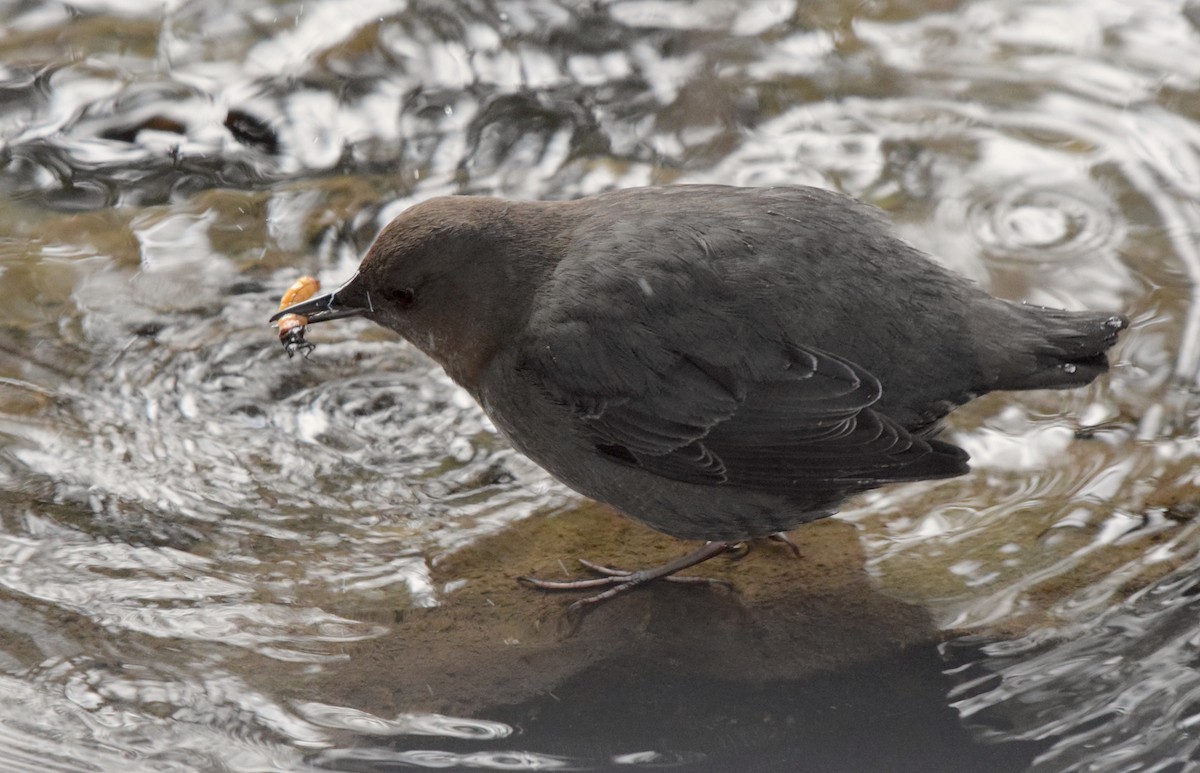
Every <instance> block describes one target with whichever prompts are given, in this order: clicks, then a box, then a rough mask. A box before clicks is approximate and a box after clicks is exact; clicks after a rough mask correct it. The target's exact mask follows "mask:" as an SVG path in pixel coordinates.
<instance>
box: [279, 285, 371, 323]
mask: <svg viewBox="0 0 1200 773" xmlns="http://www.w3.org/2000/svg"><path fill="white" fill-rule="evenodd" d="M345 290H346V287H345V286H342V287H341V288H339V289H337V290H334V291H333V292H331V293H325V294H324V295H318V296H317V297H316V298H310V299H309V300H307V301H301V302H300V303H294V304H292V305H291V306H288V307H287V308H286V309H280V310H279V311H277V312H275V314H274V315H273V316H272V317H271V319H269V320H267V321H268V322H275V321H276V320H278V319H279V318H280V317H282V316H284V315H287V314H299V315H301V316H303V317H308V324H310V325H311V324H312V323H314V322H327V321H329V320H331V319H341V318H342V317H357V316H359V315H362V314H369V313H370V312H372V311H374V309H372V308H371V298H370V296H368V297H367V302H366V304H365V305H364V304H360V303H351V302H349V301H348V299H347V298H346V297H345V296H346V295H347V293H346V292H345Z"/></svg>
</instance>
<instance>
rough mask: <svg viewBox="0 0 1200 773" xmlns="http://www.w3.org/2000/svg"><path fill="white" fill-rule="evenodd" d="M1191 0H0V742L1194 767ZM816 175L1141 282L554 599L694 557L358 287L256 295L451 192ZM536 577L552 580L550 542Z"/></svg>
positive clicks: (673, 762) (931, 229)
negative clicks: (888, 429) (885, 459)
mask: <svg viewBox="0 0 1200 773" xmlns="http://www.w3.org/2000/svg"><path fill="white" fill-rule="evenodd" d="M1198 25H1200V14H1198V13H1197V10H1196V8H1195V7H1194V5H1193V4H1190V3H1182V4H1181V3H1170V2H1163V3H1154V4H1150V3H1137V2H1132V1H1131V0H1130V1H1125V2H1118V1H1117V0H1100V1H1099V2H1095V1H1089V2H1083V1H1082V0H1080V1H1078V2H1071V1H1070V0H1056V1H1054V2H1011V1H1010V0H992V1H990V2H989V1H988V0H977V1H974V2H962V3H952V2H942V1H940V0H939V1H933V0H931V1H930V2H926V3H913V2H902V1H900V0H897V1H896V2H876V3H868V4H861V3H840V2H830V3H822V4H816V5H807V4H801V3H796V2H794V0H760V1H759V2H750V3H745V2H734V1H733V0H705V1H704V2H699V3H685V2H674V1H672V0H622V1H619V2H571V0H559V1H558V2H552V1H551V0H527V1H526V2H515V1H514V2H500V1H499V0H491V1H485V0H475V1H473V2H462V3H453V4H451V3H440V2H379V1H375V0H372V1H369V2H364V1H363V0H355V1H354V2H349V1H344V2H343V1H339V0H321V1H320V2H311V0H310V2H278V3H271V4H267V3H260V4H256V5H246V4H243V3H232V2H211V3H177V2H171V3H163V4H159V3H145V2H137V1H136V0H111V1H110V2H105V1H104V0H97V1H95V2H92V1H91V0H89V1H88V2H77V3H73V4H71V5H70V6H67V5H61V4H57V3H26V2H8V3H0V295H2V297H3V298H4V299H5V303H4V310H5V311H4V315H3V320H2V321H0V698H2V699H0V769H3V770H14V771H15V770H28V771H35V770H36V771H43V770H63V771H68V770H70V771H75V770H104V771H106V770H114V771H115V770H122V771H124V770H147V771H172V770H179V771H191V770H231V771H267V770H281V771H291V770H304V769H316V770H346V771H375V770H395V769H401V768H406V767H418V768H419V767H441V768H453V767H458V768H498V769H513V768H516V769H526V768H544V769H572V770H598V769H610V768H618V769H627V768H635V769H636V768H644V767H655V768H657V767H669V768H676V769H683V770H730V769H754V770H796V769H810V770H864V769H885V768H886V769H891V770H966V769H970V770H997V771H1001V770H1003V771H1019V770H1036V771H1073V770H1079V771H1082V770H1088V771H1127V770H1147V771H1149V770H1156V771H1166V770H1172V771H1174V770H1187V769H1192V768H1193V767H1195V765H1196V762H1195V761H1194V760H1196V759H1200V748H1198V747H1200V734H1198V731H1197V727H1198V725H1200V722H1198V720H1197V716H1198V711H1200V708H1198V707H1200V677H1197V676H1196V671H1195V663H1196V659H1197V652H1198V649H1197V648H1198V647H1200V633H1198V629H1197V628H1196V625H1195V623H1194V621H1195V618H1196V615H1195V605H1196V601H1195V599H1196V585H1195V579H1194V578H1195V577H1196V574H1197V569H1198V565H1200V555H1198V553H1200V551H1197V549H1196V546H1197V545H1198V544H1200V535H1198V534H1197V528H1198V527H1197V523H1196V520H1195V518H1194V516H1195V514H1196V512H1197V501H1198V498H1197V494H1196V491H1197V488H1196V486H1197V479H1196V473H1195V471H1194V470H1195V468H1196V458H1197V456H1198V455H1200V444H1198V443H1197V441H1196V434H1197V433H1196V429H1197V417H1198V416H1200V401H1198V400H1197V397H1196V379H1197V375H1198V374H1200V304H1198V303H1196V302H1195V301H1196V300H1197V299H1196V297H1195V294H1196V289H1195V288H1197V287H1200V252H1197V248H1196V246H1195V245H1196V234H1197V233H1198V232H1200V208H1198V207H1197V205H1196V201H1197V197H1198V194H1200V153H1198V149H1200V123H1198V120H1200V116H1198V115H1197V113H1196V108H1195V106H1196V104H1198V102H1197V99H1196V97H1197V91H1198V85H1197V84H1200V32H1198ZM653 182H734V183H740V184H747V185H767V184H778V183H785V182H799V183H810V184H818V185H824V186H828V187H834V188H837V189H840V190H844V191H846V192H848V193H851V194H853V195H856V196H859V197H861V198H864V199H867V200H869V201H871V202H873V203H875V204H877V205H879V206H881V207H883V208H885V209H886V210H887V211H888V212H889V213H890V215H891V216H892V217H893V219H894V220H895V221H896V223H897V227H898V228H899V230H900V231H901V232H902V233H903V234H904V235H905V236H906V237H907V238H909V239H910V240H911V241H913V242H915V243H916V244H918V245H919V246H921V247H923V248H925V249H927V250H929V251H930V252H932V253H934V254H936V255H938V256H939V257H940V258H941V259H943V260H945V261H946V262H947V263H948V264H949V265H951V266H953V267H954V268H955V269H956V270H958V271H960V272H962V273H965V274H967V275H968V276H971V277H973V278H975V279H976V280H978V281H980V282H981V283H983V284H985V285H986V286H987V287H989V289H991V290H992V291H993V292H995V293H997V294H1001V295H1005V296H1007V297H1013V298H1022V299H1025V300H1028V301H1030V302H1036V303H1044V304H1051V305H1056V306H1062V307H1068V308H1096V309H1109V308H1114V309H1117V308H1119V309H1124V310H1126V311H1127V313H1128V314H1129V315H1130V317H1131V318H1132V319H1133V320H1134V326H1133V329H1131V330H1130V331H1128V332H1127V334H1126V335H1125V336H1124V337H1123V340H1122V342H1121V344H1119V346H1118V348H1117V349H1116V353H1115V361H1116V363H1117V364H1116V366H1115V367H1114V369H1113V371H1112V373H1111V374H1110V375H1109V376H1108V377H1106V378H1104V379H1101V380H1100V381H1099V382H1098V383H1096V384H1094V385H1092V386H1090V387H1088V388H1086V389H1083V390H1077V391H1073V392H1070V393H1031V394H1023V395H1020V396H1013V395H998V396H991V397H988V398H986V399H984V400H981V401H979V402H978V403H976V404H973V405H971V406H969V407H967V408H965V409H963V410H961V411H959V412H957V413H956V414H955V416H954V418H953V421H952V422H951V427H950V429H949V430H948V431H949V434H950V435H951V437H952V438H953V439H954V440H955V442H958V443H960V444H961V445H963V446H964V447H966V448H967V449H968V450H969V451H970V452H971V454H972V456H973V460H974V461H973V466H974V469H975V472H974V473H973V474H972V475H970V476H967V477H965V478H960V479H955V480H951V481H943V482H936V483H927V484H916V485H908V486H902V487H894V488H891V489H887V490H883V491H879V492H874V493H872V494H870V495H868V496H865V497H863V498H861V499H859V500H856V501H855V502H853V503H851V505H850V506H849V507H848V508H847V510H846V512H845V514H844V515H843V516H842V517H841V518H840V519H838V520H836V521H827V522H822V523H821V524H816V525H813V526H811V527H809V528H806V529H803V530H801V531H800V532H798V533H797V534H796V538H797V540H798V541H799V542H800V545H801V550H802V553H803V555H804V560H803V561H801V562H796V561H794V560H792V559H791V558H790V557H789V556H788V555H787V554H786V551H781V550H776V549H775V548H773V547H771V546H762V547H756V548H755V550H754V551H753V552H752V554H751V555H750V556H749V557H747V558H745V559H743V560H741V561H737V562H727V563H726V564H721V563H718V564H717V565H716V566H714V568H713V571H714V573H715V574H716V575H718V576H721V577H725V578H727V579H730V580H731V581H733V582H734V584H735V586H736V587H737V589H738V590H737V592H736V593H734V594H730V593H726V592H723V591H719V590H699V589H694V588H693V589H688V588H674V587H670V586H666V587H662V588H655V589H653V590H647V591H645V592H643V593H640V594H636V595H635V596H633V597H630V598H628V599H624V600H622V601H621V602H620V603H618V604H612V605H609V606H608V607H606V608H604V609H601V610H599V611H597V612H596V613H595V614H594V615H592V616H591V617H589V618H588V620H587V621H586V624H585V627H584V628H583V629H582V630H581V631H580V632H579V633H577V634H576V635H574V636H563V631H562V625H561V622H562V621H561V610H562V608H563V607H564V606H565V604H566V603H567V600H566V599H564V598H563V597H561V596H554V597H544V596H538V595H534V594H532V592H530V591H528V590H525V589H522V588H519V587H517V586H516V584H515V583H514V581H513V578H514V577H515V576H517V575H519V574H523V573H526V572H530V571H534V572H538V573H541V574H554V573H559V572H561V571H562V568H560V565H559V560H560V559H562V560H563V561H564V562H565V561H569V560H570V558H571V557H572V556H576V555H589V556H592V557H595V558H598V559H601V560H610V561H614V562H618V563H628V564H629V565H638V564H641V563H647V562H650V561H653V560H656V559H659V558H664V557H669V556H672V555H674V554H677V553H678V552H680V549H681V548H680V546H679V545H678V544H673V543H672V542H671V541H669V540H666V539H664V538H660V537H656V536H654V535H650V534H648V533H646V532H645V531H644V530H641V529H639V528H637V527H634V526H631V525H629V524H627V523H625V522H623V521H621V520H620V519H617V518H615V517H613V516H611V515H610V514H607V513H604V512H600V511H597V510H596V509H594V508H591V507H590V506H588V505H587V504H586V503H583V502H580V501H579V499H578V498H577V497H575V496H574V495H573V494H571V493H570V492H569V491H566V490H564V489H562V488H561V487H559V486H558V485H557V484H555V483H553V482H552V481H551V480H549V479H548V477H547V476H546V475H545V474H544V473H542V472H540V471H539V470H538V469H537V468H536V467H534V466H533V465H532V464H530V463H529V462H527V461H525V460H524V459H522V458H521V457H519V456H517V455H515V454H514V453H513V452H511V451H510V450H509V449H508V448H507V447H506V446H505V445H504V443H503V442H502V441H501V440H499V439H498V438H497V437H496V435H495V433H494V431H493V429H492V428H491V426H490V424H489V423H488V422H487V420H486V418H485V417H483V416H482V414H481V413H480V412H479V411H478V409H477V408H476V407H475V406H474V405H473V404H472V403H471V401H470V400H469V399H468V398H466V397H465V396H464V395H463V394H462V393H460V392H459V391H457V390H456V389H455V388H454V386H453V385H452V384H451V383H450V382H449V381H448V380H447V379H446V378H445V377H444V376H443V375H441V374H440V372H439V371H438V370H437V369H436V368H435V367H433V366H432V365H430V364H429V363H428V362H427V361H426V360H424V359H423V358H421V357H420V355H419V354H417V353H415V352H414V351H413V350H411V349H410V348H408V347H407V346H405V345H403V344H401V343H398V342H397V341H396V340H395V339H394V338H393V337H392V336H390V335H389V334H387V333H385V332H383V331H380V330H377V329H375V328H373V327H371V326H370V325H369V324H366V323H362V322H347V323H344V324H339V325H337V326H332V325H331V326H327V327H326V326H322V327H321V328H317V329H314V330H313V332H312V335H311V340H313V341H314V342H315V343H317V344H318V348H317V350H316V351H315V352H314V353H313V354H312V356H311V357H310V358H309V359H307V360H304V359H296V360H288V359H287V358H286V357H285V356H284V355H283V354H282V351H281V349H280V348H279V346H278V344H277V342H276V341H275V340H274V336H273V332H272V331H271V330H270V329H269V328H268V327H266V326H265V324H264V321H265V318H266V316H268V315H269V314H270V312H271V311H272V310H273V308H274V306H275V304H276V303H277V301H278V297H279V295H280V294H281V293H282V291H283V289H284V288H285V287H286V286H287V285H288V284H290V283H291V281H292V280H293V279H294V278H295V277H296V276H298V275H300V274H301V273H313V274H315V275H317V276H319V277H320V278H321V279H322V281H323V282H325V284H326V285H327V286H333V285H336V283H337V282H339V281H340V280H342V279H344V278H345V277H347V276H348V275H349V274H350V272H351V271H352V270H353V268H354V266H355V265H357V261H358V257H359V255H360V254H361V251H362V250H363V249H364V248H365V246H366V245H367V244H368V243H369V242H370V240H371V238H372V237H373V236H374V234H375V233H376V232H377V230H378V229H379V228H380V227H381V226H382V224H383V223H384V222H386V221H387V220H388V219H389V218H390V217H392V216H394V215H395V214H396V213H398V212H399V211H401V210H402V209H403V208H404V207H406V206H408V205H409V204H411V203H413V202H416V201H420V200H423V199H424V198H427V197H430V196H433V195H438V194H442V193H451V192H455V193H494V194H499V195H505V196H512V197H527V198H569V197H575V196H579V195H583V194H588V193H593V192H597V191H601V190H606V189H609V188H613V187H621V186H630V185H638V184H646V183H653ZM563 567H566V568H567V569H570V567H569V566H566V564H565V563H564V564H563Z"/></svg>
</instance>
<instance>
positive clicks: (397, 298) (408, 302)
mask: <svg viewBox="0 0 1200 773" xmlns="http://www.w3.org/2000/svg"><path fill="white" fill-rule="evenodd" d="M383 297H384V298H386V299H387V300H389V301H391V302H392V303H394V304H396V305H397V306H399V307H400V308H408V307H409V306H412V304H413V301H414V300H415V299H416V297H417V296H416V295H415V294H414V293H413V291H412V288H411V287H395V288H388V289H387V290H384V291H383Z"/></svg>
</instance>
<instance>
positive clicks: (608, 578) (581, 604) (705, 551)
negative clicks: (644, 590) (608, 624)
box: [517, 542, 736, 615]
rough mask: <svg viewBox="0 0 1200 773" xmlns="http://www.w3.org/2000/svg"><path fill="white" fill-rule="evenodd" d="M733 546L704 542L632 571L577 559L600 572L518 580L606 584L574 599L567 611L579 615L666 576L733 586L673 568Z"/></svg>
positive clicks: (543, 586)
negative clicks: (588, 575)
mask: <svg viewBox="0 0 1200 773" xmlns="http://www.w3.org/2000/svg"><path fill="white" fill-rule="evenodd" d="M735 547H736V543H730V542H706V543H704V546H703V547H701V548H700V549H699V550H695V551H693V552H691V553H688V554H687V555H685V556H681V557H679V558H677V559H675V560H674V561H669V562H667V563H665V564H662V565H661V566H655V567H651V568H649V569H639V570H637V571H634V572H630V571H627V570H625V569H616V568H614V567H611V566H604V565H603V564H597V563H595V562H594V561H588V560H586V559H580V561H579V563H581V564H583V566H584V567H585V568H587V569H590V570H591V571H593V572H595V573H597V574H599V575H601V576H600V577H593V578H591V579H586V580H542V579H539V578H537V577H530V576H528V575H524V576H521V577H518V578H517V580H518V581H519V582H523V583H525V584H526V585H529V586H531V587H534V588H538V589H540V590H549V591H562V590H588V589H591V588H603V587H606V586H608V590H606V591H603V592H602V593H597V594H596V595H594V596H588V597H587V598H585V599H580V600H579V601H576V602H575V603H574V604H572V605H571V606H569V607H567V612H568V614H576V615H581V614H582V613H583V612H585V611H586V610H588V609H590V608H591V607H594V606H595V605H597V604H600V603H602V602H605V601H608V600H609V599H611V598H613V597H615V596H618V595H620V594H622V593H625V592H626V591H630V590H633V589H634V588H637V587H640V586H642V585H645V584H646V583H648V582H652V581H653V580H667V581H669V582H678V583H683V584H685V585H720V586H724V587H726V588H728V587H732V586H731V585H730V583H728V582H726V581H725V580H716V579H713V578H711V577H694V576H690V575H677V574H675V573H676V572H679V571H682V570H684V569H687V568H688V567H691V566H695V565H696V564H700V563H703V562H705V561H707V560H708V559H710V558H713V557H714V556H719V555H720V554H722V553H725V552H727V551H730V550H732V549H734V548H735Z"/></svg>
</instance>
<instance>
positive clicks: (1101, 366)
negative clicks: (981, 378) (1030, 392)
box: [995, 305, 1129, 389]
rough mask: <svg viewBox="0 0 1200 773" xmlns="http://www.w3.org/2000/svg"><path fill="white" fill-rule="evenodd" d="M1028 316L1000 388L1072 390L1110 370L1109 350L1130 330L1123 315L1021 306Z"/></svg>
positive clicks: (1021, 326)
mask: <svg viewBox="0 0 1200 773" xmlns="http://www.w3.org/2000/svg"><path fill="white" fill-rule="evenodd" d="M1015 308H1016V309H1018V310H1019V312H1020V316H1021V317H1023V319H1022V320H1021V322H1022V323H1023V324H1020V325H1019V329H1018V330H1016V331H1012V332H1014V333H1016V335H1015V336H1014V338H1013V340H1012V346H1013V348H1014V349H1015V351H1013V350H1010V353H1011V355H1012V357H1011V359H1010V360H1009V362H1008V364H1007V366H1006V367H1004V368H1002V370H1001V372H1000V374H999V378H998V380H997V384H996V387H995V388H996V389H1070V388H1072V387H1078V386H1083V385H1084V384H1087V383H1090V382H1091V381H1092V379H1094V378H1096V377H1097V376H1099V375H1100V374H1101V373H1104V372H1105V371H1107V370H1108V358H1107V357H1106V356H1105V354H1104V353H1105V352H1106V351H1107V350H1108V349H1109V347H1111V346H1112V345H1113V344H1115V343H1116V342H1117V334H1118V333H1120V332H1121V331H1122V330H1124V329H1125V328H1126V327H1128V326H1129V320H1128V319H1126V318H1125V317H1124V316H1122V315H1120V314H1112V313H1105V312H1096V311H1061V310H1059V309H1047V308H1043V307H1041V306H1026V305H1022V306H1016V307H1015Z"/></svg>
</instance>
